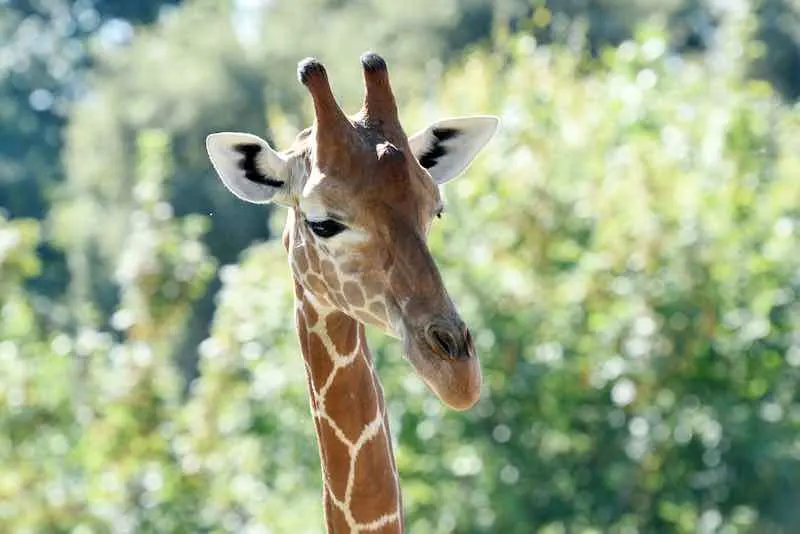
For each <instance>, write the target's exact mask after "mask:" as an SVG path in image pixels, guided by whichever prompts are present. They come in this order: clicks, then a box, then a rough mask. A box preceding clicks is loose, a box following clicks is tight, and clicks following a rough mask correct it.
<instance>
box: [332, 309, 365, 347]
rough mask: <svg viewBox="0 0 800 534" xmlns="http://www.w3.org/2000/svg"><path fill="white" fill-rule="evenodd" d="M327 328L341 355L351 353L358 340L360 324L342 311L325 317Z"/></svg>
mask: <svg viewBox="0 0 800 534" xmlns="http://www.w3.org/2000/svg"><path fill="white" fill-rule="evenodd" d="M325 328H326V330H327V332H328V335H329V336H330V339H331V341H332V342H333V346H334V347H336V352H337V354H339V355H346V354H351V353H352V352H353V351H354V350H355V348H356V342H357V341H358V324H357V323H356V322H355V321H353V320H352V319H351V318H350V317H348V316H347V315H345V314H343V313H341V312H333V313H331V314H329V315H328V316H327V317H325Z"/></svg>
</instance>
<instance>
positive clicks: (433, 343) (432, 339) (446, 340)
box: [425, 326, 462, 359]
mask: <svg viewBox="0 0 800 534" xmlns="http://www.w3.org/2000/svg"><path fill="white" fill-rule="evenodd" d="M425 334H426V336H425V337H426V338H427V341H428V344H429V345H430V347H431V349H432V350H433V352H435V353H436V354H437V355H439V356H440V357H442V358H448V359H453V358H461V357H462V354H461V353H462V350H461V343H459V342H458V339H457V338H456V336H455V335H454V334H453V332H451V331H450V330H449V329H446V328H442V327H437V326H429V327H428V328H427V329H426V331H425Z"/></svg>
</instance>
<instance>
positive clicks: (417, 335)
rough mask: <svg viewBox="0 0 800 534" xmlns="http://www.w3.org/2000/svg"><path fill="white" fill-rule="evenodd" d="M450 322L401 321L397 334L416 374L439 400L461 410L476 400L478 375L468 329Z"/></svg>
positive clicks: (478, 386)
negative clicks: (418, 323) (446, 324)
mask: <svg viewBox="0 0 800 534" xmlns="http://www.w3.org/2000/svg"><path fill="white" fill-rule="evenodd" d="M454 326H455V327H453V326H451V327H450V328H446V327H444V326H443V325H442V321H441V320H433V321H430V322H428V323H427V324H426V325H425V326H423V327H417V328H411V327H410V325H408V324H407V323H406V321H403V322H402V328H401V331H400V337H401V339H402V340H403V346H404V349H405V350H404V352H405V356H406V358H407V359H408V361H409V362H410V363H411V366H412V367H413V368H414V370H415V371H416V373H417V375H419V377H420V378H421V379H422V381H423V382H425V384H426V385H427V386H428V387H429V388H430V389H431V391H433V393H434V394H435V395H436V396H437V397H439V399H440V400H441V401H442V402H444V403H445V404H446V405H447V406H449V407H450V408H453V409H455V410H459V411H461V410H468V409H469V408H471V407H472V406H474V405H475V403H476V402H478V400H479V398H480V388H481V380H482V378H481V368H480V362H479V360H478V356H477V354H476V352H475V347H474V344H473V343H472V337H471V336H470V334H469V330H468V329H467V328H466V327H465V326H463V323H461V322H460V321H458V323H457V324H456V325H454Z"/></svg>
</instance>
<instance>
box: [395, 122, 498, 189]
mask: <svg viewBox="0 0 800 534" xmlns="http://www.w3.org/2000/svg"><path fill="white" fill-rule="evenodd" d="M499 123H500V119H498V118H497V117H492V116H488V115H477V116H474V117H456V118H452V119H445V120H442V121H438V122H435V123H433V124H431V125H430V126H428V127H427V128H425V129H424V130H422V131H419V132H417V133H415V134H414V135H412V136H411V137H409V138H408V143H409V145H410V146H411V152H413V153H414V156H415V157H416V158H417V160H418V161H419V163H420V165H422V166H423V167H425V168H426V169H427V170H428V172H429V173H430V175H431V177H432V178H433V181H434V182H436V183H437V184H439V185H441V184H443V183H445V182H448V181H450V180H452V179H453V178H455V177H456V176H458V175H459V174H461V172H462V171H464V169H466V168H467V167H468V166H469V164H470V163H471V162H472V160H473V159H474V158H475V156H476V155H477V154H478V152H480V150H481V149H482V148H483V147H484V145H485V144H486V143H488V142H489V140H490V139H491V138H492V136H493V135H494V133H495V131H497V125H498V124H499Z"/></svg>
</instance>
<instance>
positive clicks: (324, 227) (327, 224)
mask: <svg viewBox="0 0 800 534" xmlns="http://www.w3.org/2000/svg"><path fill="white" fill-rule="evenodd" d="M306 224H307V225H308V227H309V228H310V229H311V231H312V232H314V234H316V235H317V236H319V237H323V238H327V237H333V236H335V235H337V234H340V233H342V232H344V231H345V230H347V226H345V225H343V224H342V223H340V222H339V221H334V220H333V219H325V220H322V221H306Z"/></svg>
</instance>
